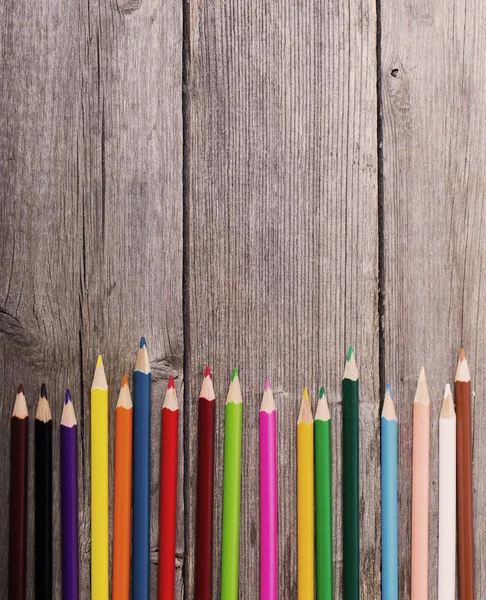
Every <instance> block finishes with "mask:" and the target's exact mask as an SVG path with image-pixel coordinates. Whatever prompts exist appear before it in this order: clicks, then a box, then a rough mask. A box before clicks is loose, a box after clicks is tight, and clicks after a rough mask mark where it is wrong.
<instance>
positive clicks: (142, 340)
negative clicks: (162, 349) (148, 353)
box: [140, 335, 147, 348]
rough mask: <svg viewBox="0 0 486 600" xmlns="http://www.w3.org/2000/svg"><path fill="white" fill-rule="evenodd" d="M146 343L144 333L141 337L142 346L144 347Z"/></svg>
mask: <svg viewBox="0 0 486 600" xmlns="http://www.w3.org/2000/svg"><path fill="white" fill-rule="evenodd" d="M146 345H147V342H146V341H145V338H144V337H143V335H142V337H141V338H140V348H143V347H144V346H146Z"/></svg>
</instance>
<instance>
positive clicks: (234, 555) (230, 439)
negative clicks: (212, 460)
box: [221, 402, 242, 600]
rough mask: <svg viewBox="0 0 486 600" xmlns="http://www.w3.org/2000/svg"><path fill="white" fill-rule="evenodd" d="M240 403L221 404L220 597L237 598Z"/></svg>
mask: <svg viewBox="0 0 486 600" xmlns="http://www.w3.org/2000/svg"><path fill="white" fill-rule="evenodd" d="M241 429H242V404H241V402H240V403H238V404H235V403H234V402H229V403H227V404H226V407H225V433H224V479H223V530H222V544H221V600H238V567H239V551H240V497H241Z"/></svg>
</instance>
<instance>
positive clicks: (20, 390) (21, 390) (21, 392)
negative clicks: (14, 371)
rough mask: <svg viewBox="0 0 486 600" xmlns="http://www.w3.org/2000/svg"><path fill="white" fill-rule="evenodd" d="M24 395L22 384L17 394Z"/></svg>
mask: <svg viewBox="0 0 486 600" xmlns="http://www.w3.org/2000/svg"><path fill="white" fill-rule="evenodd" d="M23 393H24V386H23V385H22V384H20V385H19V387H18V390H17V394H23Z"/></svg>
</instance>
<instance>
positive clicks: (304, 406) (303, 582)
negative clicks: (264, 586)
mask: <svg viewBox="0 0 486 600" xmlns="http://www.w3.org/2000/svg"><path fill="white" fill-rule="evenodd" d="M297 507H298V511H297V513H298V518H297V549H298V552H297V558H298V560H297V564H298V568H297V575H298V577H297V580H298V598H299V600H314V419H313V418H312V409H311V405H310V400H309V392H308V390H307V388H304V393H303V394H302V403H301V405H300V413H299V418H298V421H297Z"/></svg>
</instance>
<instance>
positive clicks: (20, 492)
mask: <svg viewBox="0 0 486 600" xmlns="http://www.w3.org/2000/svg"><path fill="white" fill-rule="evenodd" d="M28 429H29V413H28V412H27V404H26V403H25V396H24V388H23V387H22V384H20V385H19V389H18V391H17V396H16V398H15V404H14V409H13V413H12V420H11V429H10V543H9V548H10V549H9V567H8V597H9V600H25V594H26V587H25V576H26V549H27V455H28Z"/></svg>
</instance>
